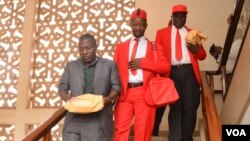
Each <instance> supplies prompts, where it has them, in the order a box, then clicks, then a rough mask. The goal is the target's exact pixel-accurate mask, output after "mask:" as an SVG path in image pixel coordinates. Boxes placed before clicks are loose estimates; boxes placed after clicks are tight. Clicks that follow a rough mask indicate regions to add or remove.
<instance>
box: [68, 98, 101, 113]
mask: <svg viewBox="0 0 250 141" xmlns="http://www.w3.org/2000/svg"><path fill="white" fill-rule="evenodd" d="M103 107H104V98H103V96H102V95H94V94H83V95H80V96H77V97H73V98H72V99H70V100H68V101H67V102H66V103H65V104H64V108H65V109H66V110H68V111H69V112H72V113H78V114H88V113H93V112H98V111H100V110H102V109H103Z"/></svg>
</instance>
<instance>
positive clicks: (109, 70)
mask: <svg viewBox="0 0 250 141" xmlns="http://www.w3.org/2000/svg"><path fill="white" fill-rule="evenodd" d="M58 90H60V91H65V92H67V93H68V92H70V93H71V95H72V96H74V97H75V96H78V95H81V94H82V93H83V91H84V73H83V63H82V61H81V59H77V60H75V61H71V62H68V63H67V64H66V67H65V70H64V72H63V75H62V77H61V81H60V83H59V86H58ZM112 90H117V91H120V81H119V75H118V72H117V67H116V65H115V63H114V62H113V61H111V60H107V59H103V58H100V57H98V58H97V64H96V68H95V76H94V94H98V95H103V96H108V95H109V93H110V92H111V91H112ZM98 114H99V119H100V121H98V122H100V124H101V127H102V130H103V132H104V135H105V136H106V138H112V135H113V110H112V104H108V105H106V106H105V107H104V109H103V110H102V111H100V112H98ZM74 116H75V114H73V113H70V112H68V113H67V114H66V117H65V122H64V130H65V129H67V126H68V125H69V124H70V123H71V122H74V121H73V120H72V121H71V119H72V118H73V117H74ZM67 130H70V129H67Z"/></svg>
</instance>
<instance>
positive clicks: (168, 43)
mask: <svg viewBox="0 0 250 141" xmlns="http://www.w3.org/2000/svg"><path fill="white" fill-rule="evenodd" d="M187 13H188V11H187V7H186V6H185V5H175V6H173V7H172V17H171V18H172V19H171V20H172V24H169V26H168V27H166V28H163V29H160V30H158V31H157V34H156V43H158V44H160V45H162V46H163V52H164V55H165V56H166V57H167V59H168V60H169V61H170V62H171V71H170V73H169V74H168V75H169V77H170V78H171V79H172V80H173V81H174V83H175V87H176V89H177V91H178V94H179V96H180V99H179V100H178V101H177V102H176V103H174V104H171V105H170V112H169V115H168V122H169V137H168V138H169V141H181V140H185V141H191V140H193V139H192V133H193V131H194V128H195V124H196V112H197V109H198V107H199V104H200V86H201V77H200V70H199V66H198V60H204V59H205V58H206V52H205V50H204V48H203V47H202V45H192V44H187V43H186V42H185V37H186V35H187V33H188V32H189V31H190V30H191V29H189V28H187V27H186V26H185V24H186V17H187ZM164 110H165V107H162V108H159V109H157V112H156V119H155V120H156V121H155V128H156V129H155V130H156V131H155V134H156V135H157V134H158V133H157V132H158V131H159V124H160V121H161V116H162V115H163V113H164ZM157 130H158V131H157ZM153 135H154V133H153Z"/></svg>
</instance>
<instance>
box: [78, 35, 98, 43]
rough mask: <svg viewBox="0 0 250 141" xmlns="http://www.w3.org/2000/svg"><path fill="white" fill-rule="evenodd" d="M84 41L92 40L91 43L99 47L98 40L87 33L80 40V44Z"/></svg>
mask: <svg viewBox="0 0 250 141" xmlns="http://www.w3.org/2000/svg"><path fill="white" fill-rule="evenodd" d="M83 40H90V41H91V42H93V43H94V45H97V44H96V39H95V37H94V36H93V35H91V34H89V33H86V34H83V35H82V36H81V37H80V38H79V42H80V41H83Z"/></svg>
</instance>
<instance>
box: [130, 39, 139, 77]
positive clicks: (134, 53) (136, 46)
mask: <svg viewBox="0 0 250 141" xmlns="http://www.w3.org/2000/svg"><path fill="white" fill-rule="evenodd" d="M138 42H139V39H138V38H135V43H134V47H133V50H132V55H131V61H133V60H135V55H136V50H137V48H138ZM131 73H132V74H133V75H136V73H137V70H131Z"/></svg>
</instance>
